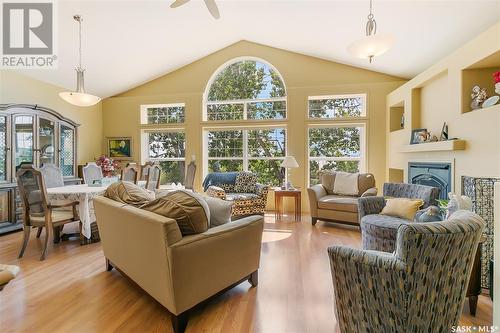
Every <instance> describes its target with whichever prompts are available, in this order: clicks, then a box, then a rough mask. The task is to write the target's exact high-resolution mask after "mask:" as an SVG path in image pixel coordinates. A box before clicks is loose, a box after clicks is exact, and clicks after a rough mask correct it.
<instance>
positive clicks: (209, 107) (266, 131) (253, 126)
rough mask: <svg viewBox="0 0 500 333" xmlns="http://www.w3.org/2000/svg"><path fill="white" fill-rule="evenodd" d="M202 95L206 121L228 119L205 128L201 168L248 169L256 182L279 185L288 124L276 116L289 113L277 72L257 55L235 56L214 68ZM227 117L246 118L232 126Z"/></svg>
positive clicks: (283, 87)
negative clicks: (242, 123)
mask: <svg viewBox="0 0 500 333" xmlns="http://www.w3.org/2000/svg"><path fill="white" fill-rule="evenodd" d="M204 97H205V101H204V102H205V107H204V120H205V121H207V122H210V121H218V122H224V121H227V122H228V124H223V125H220V126H217V127H215V126H210V128H209V129H206V130H205V131H204V134H205V135H204V147H205V149H204V151H205V154H206V155H205V156H204V159H203V160H204V173H207V172H213V171H242V170H245V171H252V172H254V173H255V174H256V175H257V177H258V179H259V182H261V183H264V184H269V185H280V184H279V179H280V178H279V177H280V163H281V161H282V160H283V158H284V157H285V156H286V127H285V125H284V124H283V123H281V124H280V123H277V122H275V120H283V119H286V116H287V115H286V89H285V84H284V82H283V79H282V77H281V75H280V74H279V73H278V71H277V70H276V69H275V68H274V67H273V66H272V65H270V64H268V63H267V62H265V61H263V60H260V59H253V58H245V59H235V60H233V61H231V62H229V63H226V64H225V65H223V66H222V67H221V68H220V69H219V70H217V71H216V72H215V73H214V75H213V76H212V78H211V79H210V81H209V83H208V85H207V89H206V91H205V95H204ZM231 121H233V122H234V121H247V122H246V124H245V126H241V125H238V127H234V126H231V125H229V123H230V122H231ZM253 121H255V122H253ZM266 121H267V122H266Z"/></svg>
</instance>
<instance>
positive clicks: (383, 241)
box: [358, 183, 439, 252]
mask: <svg viewBox="0 0 500 333" xmlns="http://www.w3.org/2000/svg"><path fill="white" fill-rule="evenodd" d="M387 197H391V198H409V199H421V200H422V201H423V202H424V205H423V206H422V208H427V207H429V206H430V205H435V204H436V203H437V202H436V200H437V199H438V198H439V189H438V188H435V187H431V186H425V185H416V184H402V183H401V184H399V183H385V184H384V196H383V197H363V198H360V199H359V200H358V216H359V220H360V224H361V239H362V243H363V249H365V250H376V251H385V252H392V251H394V249H395V245H396V235H397V232H398V228H399V226H400V225H402V224H406V223H408V222H411V221H409V220H405V219H402V218H399V217H394V216H388V215H381V214H380V212H382V209H383V208H384V207H385V203H386V199H385V198H387Z"/></svg>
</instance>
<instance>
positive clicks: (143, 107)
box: [140, 103, 186, 126]
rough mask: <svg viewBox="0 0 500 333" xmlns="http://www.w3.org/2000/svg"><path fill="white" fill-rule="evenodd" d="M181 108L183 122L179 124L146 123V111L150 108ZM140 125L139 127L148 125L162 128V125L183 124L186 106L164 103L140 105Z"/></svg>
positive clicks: (183, 104)
mask: <svg viewBox="0 0 500 333" xmlns="http://www.w3.org/2000/svg"><path fill="white" fill-rule="evenodd" d="M176 107H182V108H184V121H183V122H180V123H177V122H176V123H158V124H156V123H154V124H150V123H148V109H151V108H176ZM140 117H141V119H140V124H141V125H149V126H163V125H176V124H184V123H185V122H186V104H185V103H165V104H143V105H141V115H140Z"/></svg>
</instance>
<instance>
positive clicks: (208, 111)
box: [204, 59, 286, 121]
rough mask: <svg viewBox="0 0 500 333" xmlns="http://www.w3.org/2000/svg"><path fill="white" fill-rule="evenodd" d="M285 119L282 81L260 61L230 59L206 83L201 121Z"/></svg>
mask: <svg viewBox="0 0 500 333" xmlns="http://www.w3.org/2000/svg"><path fill="white" fill-rule="evenodd" d="M285 118H286V89H285V84H284V82H283V79H282V77H281V75H280V74H279V73H278V71H277V70H276V69H275V68H274V67H273V66H272V65H270V64H268V63H266V62H265V61H263V60H260V59H237V60H233V61H231V62H230V63H229V64H225V65H223V66H222V67H221V68H220V69H219V70H218V71H216V72H215V74H214V75H213V76H212V78H211V79H210V81H209V83H208V85H207V90H206V92H205V112H204V120H208V121H211V120H212V121H224V120H247V119H248V120H265V119H285Z"/></svg>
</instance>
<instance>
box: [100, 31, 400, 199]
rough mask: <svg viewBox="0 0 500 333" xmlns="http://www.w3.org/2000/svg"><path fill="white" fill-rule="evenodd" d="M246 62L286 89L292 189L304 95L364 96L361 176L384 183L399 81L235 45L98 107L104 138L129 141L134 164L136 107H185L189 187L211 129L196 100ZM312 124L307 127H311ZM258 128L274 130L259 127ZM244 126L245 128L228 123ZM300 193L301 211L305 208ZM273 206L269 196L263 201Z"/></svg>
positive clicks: (298, 175)
mask: <svg viewBox="0 0 500 333" xmlns="http://www.w3.org/2000/svg"><path fill="white" fill-rule="evenodd" d="M245 56H252V57H257V58H261V59H263V60H265V61H267V62H269V63H271V64H272V65H273V66H274V67H276V69H277V70H278V71H279V72H280V73H281V75H282V76H283V79H284V81H285V85H286V89H287V99H288V100H287V107H288V109H287V112H288V119H287V120H286V121H283V123H284V124H286V126H287V130H288V131H287V141H288V142H287V147H288V154H289V155H293V156H295V157H296V159H297V161H298V163H299V165H300V167H299V168H298V169H294V170H292V172H291V178H292V179H291V181H292V182H293V184H294V185H295V186H299V187H302V188H305V187H306V186H307V179H308V178H307V175H306V170H307V156H306V154H307V147H306V142H307V139H306V138H307V136H306V134H307V126H306V124H307V123H308V119H307V97H308V96H310V95H329V94H348V93H367V94H368V101H367V105H368V116H367V118H366V119H365V120H363V122H365V123H366V124H367V143H368V152H369V153H368V159H367V170H369V171H370V172H372V173H374V174H375V177H376V179H377V181H378V184H379V185H380V184H382V183H383V182H384V178H385V138H384V135H383V133H385V103H386V95H387V94H388V93H389V92H390V91H392V90H394V89H395V88H396V87H398V86H400V85H401V84H403V83H404V82H405V81H404V80H403V79H400V78H396V77H392V76H389V75H385V74H380V73H375V72H370V71H367V70H363V69H359V68H355V67H350V66H346V65H342V64H338V63H335V62H330V61H326V60H321V59H318V58H314V57H309V56H305V55H301V54H297V53H293V52H288V51H284V50H280V49H276V48H272V47H267V46H263V45H259V44H255V43H251V42H247V41H241V42H238V43H236V44H233V45H231V46H229V47H227V48H225V49H222V50H220V51H218V52H215V53H213V54H211V55H209V56H207V57H205V58H202V59H200V60H198V61H196V62H194V63H191V64H189V65H187V66H185V67H182V68H180V69H178V70H176V71H174V72H172V73H169V74H167V75H164V76H162V77H160V78H157V79H155V80H153V81H150V82H147V83H145V84H143V85H141V86H139V87H136V88H134V89H132V90H130V91H127V92H125V93H122V94H120V95H118V96H114V97H111V98H107V99H105V100H104V101H103V120H104V126H103V128H104V136H105V137H112V136H131V137H133V140H134V152H133V155H134V159H135V160H140V133H141V127H140V125H139V117H140V105H142V104H157V103H185V105H186V141H187V148H186V159H187V160H188V161H189V160H190V157H191V155H195V156H196V160H197V165H198V166H199V172H198V173H197V179H196V181H195V185H196V186H199V184H201V181H202V172H201V165H202V163H201V156H202V132H203V131H202V128H203V127H204V126H209V125H212V124H213V123H203V122H202V98H203V96H202V95H203V93H204V91H205V88H206V85H207V82H208V81H209V79H210V77H211V76H212V74H213V73H214V72H215V71H216V70H217V69H218V68H219V67H220V66H221V65H223V64H224V63H225V62H227V61H229V60H231V59H234V58H237V57H245ZM311 123H312V122H311ZM259 124H276V121H275V122H259ZM234 125H235V126H237V125H247V126H248V125H249V122H248V121H247V122H240V123H234ZM306 200H307V194H306V192H305V191H304V192H303V208H307V206H308V205H307V204H306ZM268 202H270V203H272V202H273V196H272V195H271V196H270V198H269V201H268Z"/></svg>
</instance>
